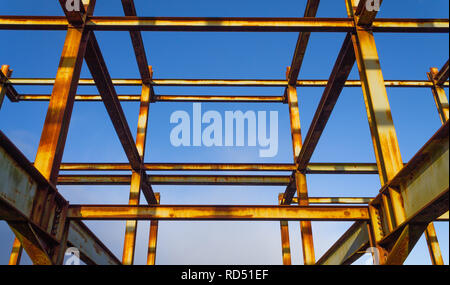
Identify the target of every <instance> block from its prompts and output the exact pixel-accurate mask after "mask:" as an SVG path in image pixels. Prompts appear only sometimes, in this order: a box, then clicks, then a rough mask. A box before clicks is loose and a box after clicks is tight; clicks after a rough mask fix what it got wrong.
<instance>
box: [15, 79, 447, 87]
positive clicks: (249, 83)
mask: <svg viewBox="0 0 450 285" xmlns="http://www.w3.org/2000/svg"><path fill="white" fill-rule="evenodd" d="M9 82H10V83H11V84H13V85H18V86H51V85H53V84H54V83H55V80H54V79H51V78H10V79H9ZM112 83H113V85H114V86H142V80H141V79H112ZM78 84H79V85H80V86H94V85H95V81H94V80H93V79H81V80H80V82H79V83H78ZM151 84H152V85H153V86H183V87H188V86H205V87H212V86H215V87H227V86H231V87H287V86H288V81H287V80H276V79H274V80H257V79H256V80H255V79H249V80H239V79H153V80H152V82H151ZM327 84H328V80H299V81H297V84H296V86H297V87H326V86H327ZM384 84H385V85H386V87H391V88H395V87H405V88H406V87H408V88H430V87H432V86H433V84H432V83H431V82H430V81H428V80H386V81H385V82H384ZM361 86H362V85H361V81H359V80H348V81H347V82H346V83H345V87H361ZM444 87H449V82H448V81H447V82H446V83H445V84H444Z"/></svg>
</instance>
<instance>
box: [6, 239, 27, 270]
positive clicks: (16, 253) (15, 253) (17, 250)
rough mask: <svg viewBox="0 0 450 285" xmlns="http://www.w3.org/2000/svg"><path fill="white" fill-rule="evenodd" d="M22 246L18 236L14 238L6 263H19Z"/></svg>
mask: <svg viewBox="0 0 450 285" xmlns="http://www.w3.org/2000/svg"><path fill="white" fill-rule="evenodd" d="M22 252H23V247H22V244H21V243H20V240H19V239H18V238H15V239H14V243H13V246H12V250H11V255H10V256H9V262H8V265H20V258H21V257H22Z"/></svg>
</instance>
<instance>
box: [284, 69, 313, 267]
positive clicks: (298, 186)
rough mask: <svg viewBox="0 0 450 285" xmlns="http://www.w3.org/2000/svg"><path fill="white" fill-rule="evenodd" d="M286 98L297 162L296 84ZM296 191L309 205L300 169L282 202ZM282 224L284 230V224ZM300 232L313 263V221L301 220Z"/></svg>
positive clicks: (299, 145) (305, 257) (299, 137)
mask: <svg viewBox="0 0 450 285" xmlns="http://www.w3.org/2000/svg"><path fill="white" fill-rule="evenodd" d="M289 74H290V68H288V70H287V73H286V76H289ZM286 99H287V102H288V104H289V118H290V125H291V137H292V153H293V161H294V162H296V161H297V159H298V156H299V154H300V151H301V150H302V147H303V146H302V132H301V124H300V112H299V108H298V95H297V88H296V87H295V86H292V85H289V86H288V87H287V88H286ZM295 192H297V196H298V197H299V199H298V205H299V206H309V203H308V186H307V183H306V174H304V173H300V172H299V171H298V170H296V171H295V172H294V173H293V174H292V177H291V179H290V182H289V184H288V185H287V189H286V191H285V194H284V195H283V198H282V199H281V204H282V205H289V204H290V203H291V200H292V197H293V196H294V193H295ZM281 226H282V230H283V225H281ZM300 233H301V236H302V248H303V262H304V264H305V265H312V264H314V263H315V253H314V241H313V236H312V227H311V221H306V220H305V221H300Z"/></svg>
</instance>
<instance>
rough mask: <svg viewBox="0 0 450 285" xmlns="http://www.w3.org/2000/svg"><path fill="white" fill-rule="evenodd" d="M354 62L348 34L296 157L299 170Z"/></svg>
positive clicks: (304, 162) (324, 123)
mask: <svg viewBox="0 0 450 285" xmlns="http://www.w3.org/2000/svg"><path fill="white" fill-rule="evenodd" d="M354 64H355V52H354V50H353V47H352V36H351V35H350V34H348V35H347V37H346V38H345V40H344V43H343V45H342V48H341V51H340V53H339V56H338V59H337V61H336V64H335V66H334V68H333V71H332V72H331V77H330V80H329V81H328V85H327V87H326V88H325V91H324V93H323V95H322V99H321V100H320V103H319V107H318V108H317V111H316V113H315V115H314V118H313V121H312V123H311V127H310V129H309V131H308V134H307V135H306V138H305V142H304V145H303V148H302V151H301V152H300V155H299V157H298V160H297V164H298V168H299V170H304V169H306V167H307V165H308V163H309V161H310V159H311V157H312V154H313V152H314V150H315V148H316V146H317V144H318V143H319V139H320V137H321V135H322V133H323V130H324V129H325V126H326V125H327V122H328V119H329V118H330V116H331V113H332V111H333V109H334V106H335V105H336V102H337V100H338V98H339V95H340V94H341V92H342V89H343V88H344V84H345V82H346V81H347V79H348V76H349V75H350V72H351V70H352V68H353V65H354Z"/></svg>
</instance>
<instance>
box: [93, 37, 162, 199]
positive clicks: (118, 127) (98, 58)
mask: <svg viewBox="0 0 450 285" xmlns="http://www.w3.org/2000/svg"><path fill="white" fill-rule="evenodd" d="M85 58H86V63H87V65H88V67H89V70H90V71H91V74H92V76H93V78H94V81H95V83H96V85H97V89H98V90H99V92H100V95H101V96H102V99H103V103H104V104H105V107H106V110H107V112H108V114H109V117H110V119H111V121H112V123H113V126H114V129H115V131H116V133H117V135H118V137H119V140H120V142H121V144H122V146H123V149H124V151H125V154H126V155H127V158H128V160H129V162H130V165H131V167H132V169H133V170H134V171H135V172H139V173H140V172H141V169H142V159H141V157H140V155H139V151H138V148H137V147H136V145H135V142H134V139H133V136H132V135H131V131H130V127H129V126H128V122H127V120H126V118H125V114H124V112H123V109H122V106H121V105H120V101H119V99H118V98H117V93H116V90H115V88H114V85H113V83H112V80H111V77H110V75H109V72H108V69H107V67H106V63H105V60H104V59H103V55H102V53H101V51H100V47H99V45H98V42H97V40H96V38H95V36H94V35H93V34H92V35H91V37H90V39H89V42H88V49H87V51H86V55H85ZM142 181H143V184H144V187H142V190H143V192H144V194H145V195H146V198H147V199H148V202H149V203H152V204H154V203H155V202H156V198H155V194H154V193H153V190H152V189H151V187H150V186H149V185H145V184H147V182H146V180H142Z"/></svg>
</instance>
